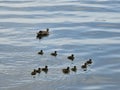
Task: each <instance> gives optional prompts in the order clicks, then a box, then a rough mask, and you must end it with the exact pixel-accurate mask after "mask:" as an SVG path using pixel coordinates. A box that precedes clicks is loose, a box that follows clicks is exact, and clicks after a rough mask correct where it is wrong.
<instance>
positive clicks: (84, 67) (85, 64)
mask: <svg viewBox="0 0 120 90" xmlns="http://www.w3.org/2000/svg"><path fill="white" fill-rule="evenodd" d="M81 68H82V69H84V71H86V70H87V63H84V65H82V66H81Z"/></svg>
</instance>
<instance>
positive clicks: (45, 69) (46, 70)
mask: <svg viewBox="0 0 120 90" xmlns="http://www.w3.org/2000/svg"><path fill="white" fill-rule="evenodd" d="M42 71H44V72H45V73H46V74H47V72H48V66H45V68H42Z"/></svg>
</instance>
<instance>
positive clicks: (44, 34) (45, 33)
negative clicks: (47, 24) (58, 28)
mask: <svg viewBox="0 0 120 90" xmlns="http://www.w3.org/2000/svg"><path fill="white" fill-rule="evenodd" d="M37 34H38V35H41V36H46V35H49V28H47V29H46V31H39V32H38V33H37Z"/></svg>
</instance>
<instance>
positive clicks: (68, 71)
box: [62, 67, 70, 74]
mask: <svg viewBox="0 0 120 90" xmlns="http://www.w3.org/2000/svg"><path fill="white" fill-rule="evenodd" d="M62 71H63V73H64V74H68V73H70V67H67V68H66V69H62Z"/></svg>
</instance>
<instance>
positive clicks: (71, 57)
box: [67, 54, 75, 61]
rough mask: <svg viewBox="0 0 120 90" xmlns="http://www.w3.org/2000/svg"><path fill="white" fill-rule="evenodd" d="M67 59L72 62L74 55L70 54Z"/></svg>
mask: <svg viewBox="0 0 120 90" xmlns="http://www.w3.org/2000/svg"><path fill="white" fill-rule="evenodd" d="M67 58H68V59H70V60H72V61H73V60H74V58H75V57H74V55H73V54H72V55H71V56H68V57H67Z"/></svg>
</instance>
